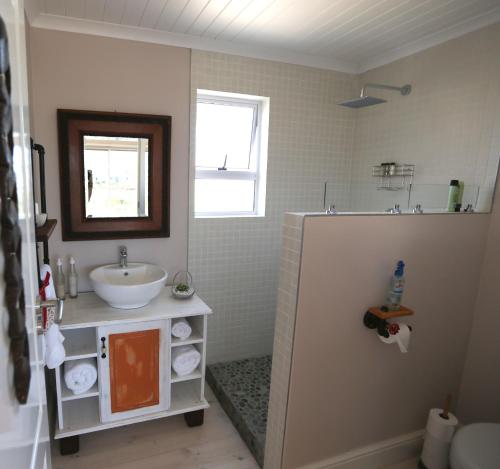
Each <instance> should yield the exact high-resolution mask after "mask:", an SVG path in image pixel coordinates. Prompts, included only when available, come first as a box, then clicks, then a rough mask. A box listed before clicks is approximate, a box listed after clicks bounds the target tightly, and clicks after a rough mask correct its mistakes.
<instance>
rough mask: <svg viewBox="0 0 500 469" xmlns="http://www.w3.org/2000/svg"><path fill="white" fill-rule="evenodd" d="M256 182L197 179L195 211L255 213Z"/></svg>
mask: <svg viewBox="0 0 500 469" xmlns="http://www.w3.org/2000/svg"><path fill="white" fill-rule="evenodd" d="M254 191H255V182H254V181H251V180H234V179H223V180H221V179H196V181H195V202H194V203H195V211H196V212H197V213H207V212H221V213H224V212H253V210H254Z"/></svg>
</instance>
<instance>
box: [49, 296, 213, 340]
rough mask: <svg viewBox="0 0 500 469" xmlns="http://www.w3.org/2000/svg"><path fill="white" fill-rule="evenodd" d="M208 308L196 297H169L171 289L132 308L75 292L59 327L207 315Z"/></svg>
mask: <svg viewBox="0 0 500 469" xmlns="http://www.w3.org/2000/svg"><path fill="white" fill-rule="evenodd" d="M211 313H212V310H211V309H210V307H209V306H208V305H207V304H206V303H205V302H204V301H203V300H202V299H201V298H200V297H199V296H198V295H196V294H195V295H194V296H192V297H191V298H189V299H187V300H178V299H175V298H173V297H172V295H171V288H170V287H165V288H164V289H163V290H162V292H161V293H160V294H159V295H158V296H157V297H156V298H155V299H154V300H153V301H151V303H149V304H148V305H146V306H143V307H142V308H136V309H117V308H112V307H111V306H109V305H108V304H107V303H105V302H104V301H103V300H101V299H100V298H99V297H98V296H97V295H96V294H95V293H94V292H88V293H79V294H78V297H77V298H74V299H73V298H69V297H66V300H65V301H64V314H63V320H62V322H61V324H60V325H59V327H60V328H61V329H63V330H64V329H79V328H83V327H95V326H102V325H108V324H114V323H124V322H137V321H150V320H155V319H170V318H177V317H187V316H199V315H204V314H211Z"/></svg>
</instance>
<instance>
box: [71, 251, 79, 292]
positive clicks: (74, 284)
mask: <svg viewBox="0 0 500 469" xmlns="http://www.w3.org/2000/svg"><path fill="white" fill-rule="evenodd" d="M75 264H76V263H75V258H74V257H70V259H69V296H70V298H76V297H77V296H78V274H77V273H76V265H75Z"/></svg>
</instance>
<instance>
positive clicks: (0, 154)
mask: <svg viewBox="0 0 500 469" xmlns="http://www.w3.org/2000/svg"><path fill="white" fill-rule="evenodd" d="M10 80H11V76H10V63H9V45H8V39H7V30H6V27H5V23H4V22H3V19H2V18H0V138H1V142H0V200H1V211H0V219H1V227H2V236H1V237H2V248H3V254H4V258H5V267H4V269H5V270H4V279H5V301H6V306H7V311H8V315H9V326H8V335H9V339H10V353H11V357H12V361H13V365H14V390H15V394H16V398H17V400H18V401H19V402H20V403H21V404H25V403H26V401H27V400H28V392H29V387H30V379H31V371H30V361H29V347H28V335H27V332H26V316H25V302H24V287H23V277H22V264H21V229H20V227H19V217H18V206H17V204H18V198H17V188H16V175H15V173H14V168H13V161H12V156H13V155H12V151H13V148H14V144H13V137H12V125H13V123H12V107H11V97H10V93H11V81H10Z"/></svg>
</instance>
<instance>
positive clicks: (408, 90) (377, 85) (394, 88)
mask: <svg viewBox="0 0 500 469" xmlns="http://www.w3.org/2000/svg"><path fill="white" fill-rule="evenodd" d="M366 88H377V89H379V90H391V91H399V92H400V93H401V94H402V95H403V96H406V95H408V94H410V93H411V85H404V86H392V85H382V84H380V83H367V84H366V85H364V86H363V88H361V95H360V97H361V98H364V97H365V89H366Z"/></svg>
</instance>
